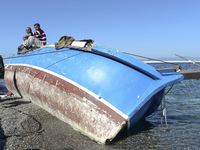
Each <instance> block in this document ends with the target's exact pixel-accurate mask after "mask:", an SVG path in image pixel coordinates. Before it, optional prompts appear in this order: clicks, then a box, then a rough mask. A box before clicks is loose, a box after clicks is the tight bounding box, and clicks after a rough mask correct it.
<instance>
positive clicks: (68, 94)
mask: <svg viewBox="0 0 200 150" xmlns="http://www.w3.org/2000/svg"><path fill="white" fill-rule="evenodd" d="M5 77H6V78H5V79H4V82H5V84H6V86H7V88H8V89H9V90H11V91H12V92H13V93H14V94H15V95H19V96H22V97H23V98H25V99H27V100H31V101H32V102H34V103H35V104H37V105H39V106H40V107H42V108H43V109H45V110H47V111H48V112H50V113H51V114H53V115H54V116H56V117H57V118H59V119H61V120H62V121H64V122H67V123H68V124H70V125H71V126H72V127H74V128H76V129H78V130H79V131H80V132H81V133H82V134H85V135H87V136H88V137H90V138H91V139H92V140H95V141H97V142H99V143H101V144H105V143H106V142H107V141H111V140H112V139H113V138H114V137H115V136H116V135H117V134H118V133H119V131H120V130H122V129H123V128H124V127H125V125H126V124H127V122H128V120H129V118H128V116H127V115H125V114H123V113H122V112H121V111H119V110H118V109H116V108H115V107H113V106H112V105H110V104H109V103H108V102H106V101H105V100H103V99H102V98H101V97H99V96H98V95H96V94H94V93H92V92H91V91H89V90H87V89H86V88H84V87H82V86H80V85H78V84H77V83H75V82H73V81H71V80H69V79H67V78H65V77H63V76H60V75H59V74H56V73H54V72H51V71H49V70H46V69H43V68H39V67H35V66H31V65H23V64H7V65H5Z"/></svg>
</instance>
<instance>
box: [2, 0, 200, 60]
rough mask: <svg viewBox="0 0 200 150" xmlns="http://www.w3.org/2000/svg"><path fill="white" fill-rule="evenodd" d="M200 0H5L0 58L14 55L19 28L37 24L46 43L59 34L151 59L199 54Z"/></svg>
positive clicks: (52, 41) (20, 41)
mask: <svg viewBox="0 0 200 150" xmlns="http://www.w3.org/2000/svg"><path fill="white" fill-rule="evenodd" d="M199 7H200V0H123V1H121V0H120V1H119V0H73V1H72V0H57V1H51V0H34V1H27V0H26V1H25V0H6V1H1V9H0V19H1V23H0V33H1V38H0V54H1V55H3V56H4V55H6V54H11V53H16V52H17V47H18V46H19V45H20V44H22V43H23V41H22V37H23V35H25V34H26V32H25V29H26V27H27V26H30V27H31V28H32V30H33V31H34V27H33V25H34V24H35V23H40V25H41V28H42V29H43V30H44V31H45V32H46V35H47V45H50V44H54V43H56V42H57V41H58V40H59V38H60V37H61V36H63V35H68V36H73V37H74V38H75V39H76V40H80V39H86V38H90V39H93V40H94V41H96V42H97V43H100V44H103V45H107V46H110V47H112V48H115V49H118V50H120V51H123V52H129V53H133V54H137V55H142V56H146V57H151V58H159V57H175V55H174V54H179V55H182V56H191V57H197V56H200V9H199Z"/></svg>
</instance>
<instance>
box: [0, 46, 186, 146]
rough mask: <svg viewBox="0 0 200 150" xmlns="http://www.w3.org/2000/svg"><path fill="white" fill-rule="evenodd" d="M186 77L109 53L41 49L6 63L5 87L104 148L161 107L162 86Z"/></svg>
mask: <svg viewBox="0 0 200 150" xmlns="http://www.w3.org/2000/svg"><path fill="white" fill-rule="evenodd" d="M183 79H184V77H183V76H182V75H180V74H177V73H175V72H173V71H172V72H165V73H163V74H162V73H160V72H158V71H156V69H155V68H153V67H151V66H149V65H147V64H144V63H143V62H141V61H139V60H137V59H134V58H133V57H131V56H128V55H126V54H124V53H121V52H119V51H117V50H114V49H112V48H108V47H105V46H102V45H99V44H95V45H94V46H93V48H92V50H91V51H83V50H81V49H79V48H63V49H61V50H55V48H42V49H39V50H35V51H31V52H29V53H26V54H24V55H18V56H14V57H11V58H10V59H8V60H7V61H6V62H5V79H4V83H5V85H6V86H7V88H8V89H9V90H11V91H12V92H13V93H14V94H15V95H19V96H21V97H23V98H25V99H28V100H31V101H33V102H34V103H36V104H37V105H39V106H41V107H42V108H44V109H45V110H47V111H48V112H50V113H51V114H53V115H55V116H56V117H58V118H59V119H61V120H63V121H65V122H67V123H68V124H70V125H71V126H72V127H74V128H76V129H78V130H79V131H80V132H82V133H83V134H85V135H87V136H89V137H90V138H91V139H93V140H95V141H97V142H99V143H102V144H105V143H106V141H108V140H109V141H111V140H112V139H113V138H114V137H115V136H116V135H117V134H118V132H120V131H121V130H122V129H123V128H125V127H128V128H131V127H132V126H134V124H135V123H137V122H138V121H139V120H140V119H141V118H143V117H146V116H148V115H150V114H151V113H153V112H154V111H155V110H156V109H157V108H158V106H159V105H160V103H161V101H162V98H163V95H164V90H165V87H166V86H170V85H172V84H175V83H177V82H179V81H181V80H183Z"/></svg>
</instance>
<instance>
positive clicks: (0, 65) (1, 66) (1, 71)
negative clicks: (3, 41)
mask: <svg viewBox="0 0 200 150" xmlns="http://www.w3.org/2000/svg"><path fill="white" fill-rule="evenodd" d="M0 79H4V63H3V58H2V57H1V55H0Z"/></svg>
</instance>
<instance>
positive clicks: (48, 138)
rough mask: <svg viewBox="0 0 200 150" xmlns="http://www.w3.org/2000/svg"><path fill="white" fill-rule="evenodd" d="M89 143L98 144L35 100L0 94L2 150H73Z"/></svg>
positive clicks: (0, 140)
mask: <svg viewBox="0 0 200 150" xmlns="http://www.w3.org/2000/svg"><path fill="white" fill-rule="evenodd" d="M77 141H81V142H80V143H77ZM85 142H86V143H87V144H86V143H85ZM88 144H89V145H90V144H92V145H93V147H95V145H96V146H97V145H98V144H97V143H94V142H93V141H91V140H90V139H88V138H87V137H85V136H83V135H81V134H80V133H79V132H77V131H75V130H74V129H72V128H71V126H69V125H68V124H66V123H64V122H62V121H60V120H59V119H57V118H56V117H54V116H52V115H51V114H49V113H48V112H46V111H44V110H43V109H41V108H40V107H39V106H37V105H35V104H34V103H32V102H30V101H26V100H24V99H21V98H18V97H15V96H13V95H8V94H7V95H6V93H2V92H1V93H0V149H9V150H16V149H20V150H21V149H63V150H64V149H67V150H71V149H88V148H89V147H88Z"/></svg>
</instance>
